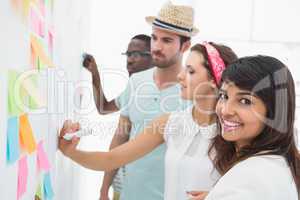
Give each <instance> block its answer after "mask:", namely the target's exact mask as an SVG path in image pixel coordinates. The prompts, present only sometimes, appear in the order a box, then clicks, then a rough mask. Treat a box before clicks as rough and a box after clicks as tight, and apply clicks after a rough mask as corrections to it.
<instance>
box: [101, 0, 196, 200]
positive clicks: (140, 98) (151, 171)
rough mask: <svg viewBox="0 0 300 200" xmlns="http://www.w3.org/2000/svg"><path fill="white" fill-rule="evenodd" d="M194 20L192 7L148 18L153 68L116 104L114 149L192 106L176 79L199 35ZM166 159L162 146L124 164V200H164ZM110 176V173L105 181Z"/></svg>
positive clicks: (169, 5)
mask: <svg viewBox="0 0 300 200" xmlns="http://www.w3.org/2000/svg"><path fill="white" fill-rule="evenodd" d="M193 15H194V12H193V8H192V7H189V6H183V5H173V4H172V3H171V2H168V3H166V4H165V5H164V6H163V7H162V8H161V9H160V11H159V13H158V15H157V16H156V17H155V16H149V17H146V21H147V22H148V23H149V24H150V25H151V26H152V29H153V30H152V38H151V55H152V62H153V65H154V66H155V68H153V69H149V70H146V71H144V72H139V73H136V74H134V75H133V76H132V77H131V78H130V80H129V84H128V86H127V88H126V90H125V91H124V92H123V94H122V95H121V96H120V97H119V98H118V100H117V101H115V108H116V110H117V109H118V108H122V110H121V116H120V120H119V125H118V130H117V132H118V133H119V134H115V136H114V138H113V140H112V144H114V145H113V146H114V147H116V146H118V145H121V144H123V143H125V142H126V141H128V140H129V139H134V138H135V137H136V135H137V134H138V133H140V132H141V131H142V130H143V129H144V128H145V126H147V123H148V122H150V121H152V120H153V119H154V118H155V117H158V116H160V115H162V114H163V113H168V112H172V111H175V110H178V109H184V108H185V107H186V106H187V105H189V102H184V101H183V100H181V98H180V97H179V92H180V91H179V90H180V88H179V85H178V84H177V74H178V73H179V72H180V70H181V68H182V56H183V53H184V52H185V51H186V50H188V48H189V47H190V38H191V37H192V36H194V35H196V34H197V32H198V29H197V28H195V27H194V26H193ZM118 102H119V103H118ZM120 102H123V103H122V105H120ZM110 108H111V107H110ZM164 154H165V146H163V145H162V146H160V147H159V148H157V149H156V150H154V151H153V152H152V153H150V154H148V155H147V156H145V157H143V158H141V159H139V160H137V161H135V162H133V163H131V164H129V165H126V177H125V181H124V183H123V188H122V191H121V197H120V199H121V200H141V199H143V200H157V199H158V200H159V199H163V196H164V195H163V193H164ZM111 174H113V173H111V172H106V174H105V176H106V177H108V176H111ZM111 178H112V177H111ZM111 178H109V179H111Z"/></svg>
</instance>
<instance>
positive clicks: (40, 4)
mask: <svg viewBox="0 0 300 200" xmlns="http://www.w3.org/2000/svg"><path fill="white" fill-rule="evenodd" d="M39 8H40V12H41V15H42V16H43V17H45V16H46V8H45V2H44V0H39Z"/></svg>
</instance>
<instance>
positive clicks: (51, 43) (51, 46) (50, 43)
mask: <svg viewBox="0 0 300 200" xmlns="http://www.w3.org/2000/svg"><path fill="white" fill-rule="evenodd" d="M48 39H49V42H48V44H49V52H50V54H52V53H53V31H52V30H51V29H49V31H48Z"/></svg>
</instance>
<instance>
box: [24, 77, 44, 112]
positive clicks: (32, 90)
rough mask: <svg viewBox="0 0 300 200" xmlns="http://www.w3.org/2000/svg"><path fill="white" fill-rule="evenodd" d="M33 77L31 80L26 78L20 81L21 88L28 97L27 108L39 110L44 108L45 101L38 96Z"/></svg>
mask: <svg viewBox="0 0 300 200" xmlns="http://www.w3.org/2000/svg"><path fill="white" fill-rule="evenodd" d="M34 77H35V76H33V77H32V78H31V79H30V78H27V79H24V80H23V81H22V87H24V89H25V91H26V92H27V94H28V95H29V108H34V109H35V108H41V107H44V106H46V100H45V99H44V97H43V96H42V95H41V94H40V92H39V91H38V88H37V84H36V81H35V78H34Z"/></svg>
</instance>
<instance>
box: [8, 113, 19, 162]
mask: <svg viewBox="0 0 300 200" xmlns="http://www.w3.org/2000/svg"><path fill="white" fill-rule="evenodd" d="M6 141H7V143H6V161H7V163H8V164H12V163H14V162H15V161H17V160H18V159H19V156H20V146H19V119H18V117H11V118H9V119H8V121H7V140H6Z"/></svg>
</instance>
